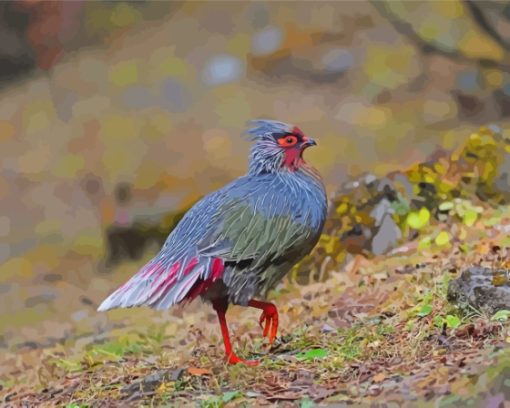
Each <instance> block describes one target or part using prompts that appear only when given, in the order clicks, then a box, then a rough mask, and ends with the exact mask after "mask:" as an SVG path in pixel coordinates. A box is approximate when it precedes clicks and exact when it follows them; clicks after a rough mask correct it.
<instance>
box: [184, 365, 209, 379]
mask: <svg viewBox="0 0 510 408" xmlns="http://www.w3.org/2000/svg"><path fill="white" fill-rule="evenodd" d="M188 373H190V374H191V375H195V376H197V377H199V376H202V375H211V374H212V373H211V370H208V369H207V368H199V367H189V368H188Z"/></svg>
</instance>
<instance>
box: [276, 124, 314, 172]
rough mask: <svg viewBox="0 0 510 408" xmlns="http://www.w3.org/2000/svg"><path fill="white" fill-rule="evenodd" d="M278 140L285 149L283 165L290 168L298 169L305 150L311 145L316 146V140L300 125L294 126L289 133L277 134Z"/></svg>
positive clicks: (279, 144)
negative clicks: (303, 130) (305, 133)
mask: <svg viewBox="0 0 510 408" xmlns="http://www.w3.org/2000/svg"><path fill="white" fill-rule="evenodd" d="M276 142H277V143H278V146H279V147H280V148H281V149H282V150H283V154H284V160H283V165H284V166H285V167H287V168H288V169H290V170H297V168H298V167H299V166H301V165H302V164H303V163H304V161H303V157H302V156H303V152H304V151H305V149H306V148H308V147H310V146H315V145H317V143H315V140H313V139H311V138H309V137H307V136H305V135H304V134H303V132H302V131H301V130H300V129H299V128H298V127H293V128H292V130H291V131H290V132H288V133H284V134H278V135H276Z"/></svg>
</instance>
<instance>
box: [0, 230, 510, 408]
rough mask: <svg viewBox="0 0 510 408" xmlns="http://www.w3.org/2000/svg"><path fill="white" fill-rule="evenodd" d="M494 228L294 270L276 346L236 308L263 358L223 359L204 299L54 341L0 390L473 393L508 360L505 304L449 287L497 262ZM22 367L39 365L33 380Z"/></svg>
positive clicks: (411, 396)
mask: <svg viewBox="0 0 510 408" xmlns="http://www.w3.org/2000/svg"><path fill="white" fill-rule="evenodd" d="M487 235H490V236H491V238H490V239H489V238H482V240H480V237H479V235H476V239H477V241H476V242H474V241H469V239H467V240H466V241H465V242H462V243H459V244H454V245H450V246H449V247H446V248H445V247H442V248H433V247H432V248H429V249H426V250H423V249H420V250H410V251H408V252H406V253H405V254H400V255H393V256H387V257H384V258H383V257H381V258H375V259H373V260H370V261H366V262H364V264H363V266H362V268H361V269H360V272H359V274H358V275H356V276H349V275H348V274H345V273H337V274H334V275H333V276H332V277H331V278H330V279H329V280H328V281H327V282H325V283H316V284H313V285H308V286H299V285H297V284H291V283H289V282H287V284H286V286H285V289H284V290H279V291H278V293H275V294H273V296H274V297H275V302H276V303H277V304H278V305H279V306H280V311H281V316H280V317H281V330H280V337H279V339H278V340H277V342H276V344H275V345H273V348H272V349H271V350H268V348H267V346H266V345H265V344H264V343H263V342H262V341H261V338H260V335H261V332H260V329H259V327H258V325H257V324H256V323H255V322H256V319H257V316H258V315H257V314H256V312H254V311H246V310H242V315H241V308H233V309H232V310H231V311H230V310H229V322H230V325H231V329H232V332H233V333H234V344H235V348H236V350H237V352H238V354H239V355H240V356H243V357H245V358H252V357H257V358H260V359H261V364H260V366H259V367H256V368H253V367H245V366H242V365H238V366H227V365H225V363H224V360H223V348H222V346H221V339H220V336H219V330H218V328H217V322H216V320H215V318H214V314H213V312H212V311H210V310H209V309H208V308H203V309H201V311H200V312H196V313H195V314H194V316H198V317H196V320H195V321H194V323H192V324H190V316H191V315H186V314H184V315H183V319H181V320H176V321H175V322H174V321H172V322H171V323H170V324H165V323H155V322H154V321H152V320H149V319H147V322H146V324H145V325H144V324H143V322H142V323H140V325H138V326H132V325H126V326H125V327H123V328H120V329H116V330H115V331H112V332H111V333H110V334H109V335H108V336H107V338H106V339H103V340H102V341H101V342H93V343H89V344H87V345H85V346H83V347H74V348H72V347H71V348H70V347H63V346H54V347H49V348H47V349H45V350H44V352H43V353H40V354H41V355H40V356H38V358H36V359H35V362H34V363H33V367H32V370H27V372H26V373H22V374H20V375H19V376H18V377H17V378H16V380H15V381H13V379H12V378H3V379H2V382H1V383H0V384H1V385H2V387H3V391H0V392H3V393H4V395H7V396H8V397H7V400H5V399H4V402H9V401H11V402H14V403H22V402H23V403H25V404H28V405H37V406H54V405H59V406H66V407H89V406H95V405H97V404H104V405H109V404H110V405H115V404H122V405H124V404H127V405H129V404H134V405H136V406H147V407H151V406H158V405H167V406H181V405H183V404H184V405H189V404H192V405H194V406H198V407H237V406H239V407H243V406H254V405H255V406H259V405H268V404H286V405H285V406H293V407H310V406H313V404H315V403H317V402H324V403H335V402H347V403H349V402H350V403H352V402H365V403H370V402H374V401H377V402H381V401H389V400H392V401H401V402H402V403H403V404H406V403H409V401H414V400H416V399H419V400H421V401H422V402H423V403H424V404H428V403H432V402H430V401H432V400H437V401H442V404H443V405H445V406H448V404H453V403H457V402H459V401H463V402H466V403H467V402H469V398H471V399H472V401H475V402H476V401H478V400H477V398H479V394H480V392H481V390H483V389H486V388H487V387H489V388H490V386H491V384H492V383H494V382H497V381H499V380H498V378H500V377H501V375H503V374H502V373H505V372H506V371H505V368H504V367H506V365H509V366H510V364H507V361H510V358H509V357H508V356H507V355H508V349H507V348H506V344H507V343H508V341H510V336H509V334H510V332H509V326H508V318H509V315H510V313H509V312H500V313H499V314H497V315H495V316H488V315H486V314H484V313H482V312H480V311H477V310H473V309H472V308H469V307H465V306H462V305H453V304H450V303H448V301H447V300H446V292H447V287H448V283H449V281H450V280H451V279H453V278H455V277H456V276H457V274H458V272H459V271H460V270H462V269H463V268H464V267H465V266H468V265H472V264H477V263H480V262H481V263H485V264H491V262H494V259H492V258H491V255H490V252H489V251H485V250H481V249H480V248H484V247H487V246H489V247H490V245H494V244H500V245H501V243H500V241H501V240H503V239H504V237H503V236H501V235H497V234H493V233H492V232H491V231H490V230H489V231H488V232H487ZM467 246H470V247H471V248H472V250H470V251H467V252H466V251H464V250H463V248H465V247H467ZM480 258H482V259H480ZM132 313H133V314H136V311H132ZM498 361H502V363H498ZM501 365H502V368H498V367H500V366H501ZM489 366H493V367H495V368H493V369H492V370H493V371H492V372H491V373H492V374H489V372H488V371H487V370H486V368H487V367H489ZM498 370H499V371H498ZM31 372H36V373H37V374H36V376H35V377H28V375H29V373H31ZM23 378H36V379H37V380H36V385H35V386H34V383H33V382H32V383H31V384H30V381H29V380H28V379H25V380H23ZM28 384H30V386H29V385H28ZM403 390H405V391H403ZM13 393H16V394H13ZM9 395H10V396H9ZM4 398H6V397H5V396H4ZM427 401H429V402H427Z"/></svg>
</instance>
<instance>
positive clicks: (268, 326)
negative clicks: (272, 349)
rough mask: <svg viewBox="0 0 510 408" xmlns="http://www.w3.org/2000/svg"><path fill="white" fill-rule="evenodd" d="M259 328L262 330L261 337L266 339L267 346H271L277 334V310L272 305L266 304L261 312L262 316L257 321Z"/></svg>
mask: <svg viewBox="0 0 510 408" xmlns="http://www.w3.org/2000/svg"><path fill="white" fill-rule="evenodd" d="M259 324H260V327H262V328H263V330H264V331H263V333H262V336H263V337H267V338H268V341H269V344H270V345H271V344H273V342H274V340H275V339H276V333H277V332H278V310H277V309H276V306H275V305H273V304H272V303H268V304H267V306H266V307H265V308H264V309H263V310H262V314H261V315H260V319H259Z"/></svg>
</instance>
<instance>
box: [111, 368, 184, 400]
mask: <svg viewBox="0 0 510 408" xmlns="http://www.w3.org/2000/svg"><path fill="white" fill-rule="evenodd" d="M183 373H184V369H183V368H177V369H175V370H159V371H156V372H155V373H154V374H150V375H148V376H146V377H144V378H142V379H140V380H137V381H134V382H132V383H131V384H129V385H126V386H125V387H124V388H122V390H121V391H122V392H123V393H125V394H128V395H130V396H131V397H132V396H133V395H137V396H138V393H141V394H142V395H141V397H143V396H144V395H146V394H147V393H152V392H153V391H154V390H155V389H156V388H157V387H159V385H160V384H162V383H164V382H166V381H177V380H178V379H179V378H180V377H181V376H182V374H183Z"/></svg>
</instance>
